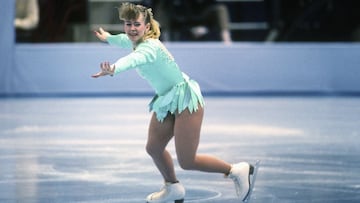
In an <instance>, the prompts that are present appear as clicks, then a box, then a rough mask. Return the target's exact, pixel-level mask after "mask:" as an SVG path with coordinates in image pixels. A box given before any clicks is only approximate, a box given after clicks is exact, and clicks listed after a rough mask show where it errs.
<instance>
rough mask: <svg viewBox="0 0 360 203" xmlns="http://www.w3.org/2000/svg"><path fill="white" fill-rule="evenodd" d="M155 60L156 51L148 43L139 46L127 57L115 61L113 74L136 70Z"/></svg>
mask: <svg viewBox="0 0 360 203" xmlns="http://www.w3.org/2000/svg"><path fill="white" fill-rule="evenodd" d="M155 60H156V50H155V48H154V47H152V46H151V44H149V43H146V42H145V43H142V44H140V45H139V46H138V47H137V49H136V50H135V51H133V52H132V53H130V54H129V55H127V56H125V57H122V58H120V59H119V60H117V61H116V62H115V63H114V65H115V72H114V74H118V73H120V72H123V71H126V70H129V69H133V68H137V67H140V66H143V65H149V64H151V63H153V62H154V61H155Z"/></svg>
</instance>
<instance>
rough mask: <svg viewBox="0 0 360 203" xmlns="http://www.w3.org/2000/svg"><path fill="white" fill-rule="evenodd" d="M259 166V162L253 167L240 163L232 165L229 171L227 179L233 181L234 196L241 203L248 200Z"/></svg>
mask: <svg viewBox="0 0 360 203" xmlns="http://www.w3.org/2000/svg"><path fill="white" fill-rule="evenodd" d="M259 164H260V161H257V162H256V163H255V166H253V165H250V164H249V163H246V162H240V163H237V164H234V165H233V166H232V168H231V170H230V174H229V175H228V177H229V178H231V179H232V180H233V181H234V184H235V189H236V194H237V196H238V197H239V198H240V199H241V200H242V201H243V202H249V200H250V196H251V193H252V190H253V188H254V184H255V179H256V175H257V170H258V168H259Z"/></svg>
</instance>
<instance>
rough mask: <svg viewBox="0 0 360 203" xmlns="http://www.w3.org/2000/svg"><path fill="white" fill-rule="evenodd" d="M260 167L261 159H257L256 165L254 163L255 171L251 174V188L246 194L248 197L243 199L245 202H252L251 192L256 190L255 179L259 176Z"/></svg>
mask: <svg viewBox="0 0 360 203" xmlns="http://www.w3.org/2000/svg"><path fill="white" fill-rule="evenodd" d="M259 167H260V160H257V161H256V163H255V165H254V171H253V173H252V174H251V176H250V188H249V194H248V195H247V196H246V198H245V199H244V200H243V202H246V203H249V202H250V198H251V194H252V192H253V190H254V187H255V180H256V176H257V172H258V170H259Z"/></svg>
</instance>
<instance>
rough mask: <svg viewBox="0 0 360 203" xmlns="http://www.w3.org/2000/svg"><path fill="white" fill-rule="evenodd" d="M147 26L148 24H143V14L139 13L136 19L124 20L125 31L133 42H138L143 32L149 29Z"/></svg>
mask: <svg viewBox="0 0 360 203" xmlns="http://www.w3.org/2000/svg"><path fill="white" fill-rule="evenodd" d="M149 26H150V25H149V24H147V25H145V21H144V16H143V15H139V17H138V19H136V20H125V21H124V30H125V33H126V34H127V36H128V37H129V39H130V40H131V41H132V42H133V43H134V44H138V43H139V42H141V41H142V39H143V37H144V35H145V32H146V31H148V30H149Z"/></svg>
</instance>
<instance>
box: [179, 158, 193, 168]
mask: <svg viewBox="0 0 360 203" xmlns="http://www.w3.org/2000/svg"><path fill="white" fill-rule="evenodd" d="M178 162H179V166H180V167H181V168H182V169H184V170H195V162H194V161H193V160H183V159H179V160H178Z"/></svg>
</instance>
